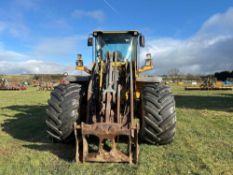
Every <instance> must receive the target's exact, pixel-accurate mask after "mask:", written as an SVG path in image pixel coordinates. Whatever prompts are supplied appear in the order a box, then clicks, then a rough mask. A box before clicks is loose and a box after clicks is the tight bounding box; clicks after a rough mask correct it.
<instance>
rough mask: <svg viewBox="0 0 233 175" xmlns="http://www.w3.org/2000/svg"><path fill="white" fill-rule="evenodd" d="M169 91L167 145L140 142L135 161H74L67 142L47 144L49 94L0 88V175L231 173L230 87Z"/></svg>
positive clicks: (232, 95)
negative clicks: (173, 110)
mask: <svg viewBox="0 0 233 175" xmlns="http://www.w3.org/2000/svg"><path fill="white" fill-rule="evenodd" d="M173 92H174V94H175V95H176V103H177V132H176V136H175V140H174V142H173V143H172V144H170V145H166V146H153V145H147V144H141V145H140V160H139V163H138V165H128V164H110V163H109V164H100V163H84V164H79V165H77V164H76V163H75V162H74V160H73V159H74V146H73V145H63V144H52V143H50V141H49V139H48V137H47V135H46V132H45V122H44V121H45V118H46V113H45V108H46V103H47V100H48V98H49V92H40V91H36V89H32V88H31V89H29V90H27V91H19V92H12V91H8V92H7V91H0V124H1V131H0V174H1V175H3V174H4V175H5V174H6V175H8V174H20V175H21V174H22V175H23V174H30V175H31V174H61V175H64V174H85V175H89V174H100V175H103V174H111V175H113V174H114V175H115V174H121V175H123V174H139V175H140V174H141V175H144V174H146V175H149V174H153V175H154V174H233V93H232V91H183V89H182V88H179V87H173Z"/></svg>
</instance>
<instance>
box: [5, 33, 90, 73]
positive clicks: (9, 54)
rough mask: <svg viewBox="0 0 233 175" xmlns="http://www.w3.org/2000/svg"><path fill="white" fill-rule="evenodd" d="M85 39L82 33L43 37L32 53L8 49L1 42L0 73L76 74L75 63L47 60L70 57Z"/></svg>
mask: <svg viewBox="0 0 233 175" xmlns="http://www.w3.org/2000/svg"><path fill="white" fill-rule="evenodd" d="M83 39H84V36H81V35H80V36H78V35H75V36H70V37H60V38H47V39H42V40H40V41H38V44H35V46H34V47H33V50H32V52H31V53H20V52H15V51H11V50H7V49H5V47H4V44H3V43H1V42H0V74H40V73H43V74H50V73H51V74H63V73H64V72H68V73H69V74H76V73H77V71H75V68H74V65H73V64H72V65H71V66H69V65H68V66H67V65H63V64H59V63H54V62H51V61H47V60H51V59H52V58H56V60H59V59H60V58H69V56H70V54H75V53H76V49H77V46H78V44H79V42H81V41H82V40H83ZM85 39H86V37H85Z"/></svg>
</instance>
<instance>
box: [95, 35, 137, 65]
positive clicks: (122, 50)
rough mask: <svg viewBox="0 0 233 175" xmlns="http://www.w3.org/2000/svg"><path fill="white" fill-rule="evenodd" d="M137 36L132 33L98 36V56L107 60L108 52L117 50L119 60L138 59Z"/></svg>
mask: <svg viewBox="0 0 233 175" xmlns="http://www.w3.org/2000/svg"><path fill="white" fill-rule="evenodd" d="M136 39H137V38H136V37H134V36H132V35H131V34H102V35H99V36H97V38H96V52H97V57H98V58H99V59H101V58H100V57H102V59H103V60H106V53H107V52H117V55H118V60H117V61H125V60H127V59H128V60H131V59H136V53H137V51H136V48H137V45H136V44H137V42H136V41H137V40H136Z"/></svg>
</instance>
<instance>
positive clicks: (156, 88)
mask: <svg viewBox="0 0 233 175" xmlns="http://www.w3.org/2000/svg"><path fill="white" fill-rule="evenodd" d="M141 100H142V119H141V129H140V135H141V138H142V140H144V141H146V142H148V143H150V144H158V145H163V144H168V143H171V142H172V140H173V138H174V135H175V130H176V112H175V100H174V96H173V95H172V93H171V90H170V88H169V87H167V86H164V85H161V84H158V83H150V84H146V85H145V86H144V87H143V89H142V98H141Z"/></svg>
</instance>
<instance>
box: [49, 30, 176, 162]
mask: <svg viewBox="0 0 233 175" xmlns="http://www.w3.org/2000/svg"><path fill="white" fill-rule="evenodd" d="M88 46H90V47H92V48H93V58H94V59H93V66H92V67H91V68H90V69H89V68H88V67H86V66H84V64H83V58H82V55H81V54H79V55H78V58H77V61H76V69H77V70H80V71H85V72H86V73H87V75H88V76H70V77H67V80H68V83H66V84H61V85H59V86H57V87H55V89H54V91H53V92H52V93H51V98H50V100H49V102H48V109H47V114H48V118H47V120H46V124H47V128H48V130H47V132H48V134H49V136H50V137H51V138H53V139H54V140H56V141H60V142H67V141H69V140H70V139H72V138H75V142H76V156H75V158H76V161H77V162H86V161H88V162H126V163H137V162H138V156H139V140H140V142H146V143H149V144H154V145H161V144H168V143H170V142H171V141H172V140H173V138H174V135H175V129H176V112H175V100H174V97H173V95H172V93H171V90H170V88H169V87H167V86H165V85H163V84H162V78H161V77H157V76H154V75H151V76H143V75H142V74H143V72H145V71H149V70H152V69H153V63H152V58H151V54H147V55H146V58H145V64H144V65H143V66H140V59H139V56H140V54H139V53H140V52H139V49H140V47H144V46H145V39H144V36H143V35H142V34H141V33H140V32H138V31H117V32H114V31H94V32H93V33H92V36H91V37H89V38H88Z"/></svg>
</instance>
